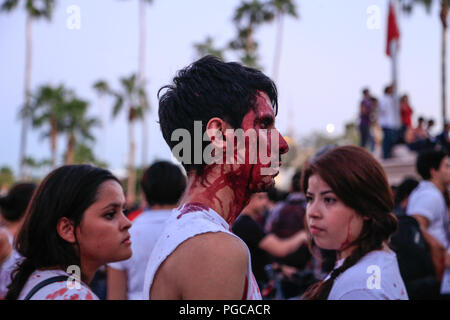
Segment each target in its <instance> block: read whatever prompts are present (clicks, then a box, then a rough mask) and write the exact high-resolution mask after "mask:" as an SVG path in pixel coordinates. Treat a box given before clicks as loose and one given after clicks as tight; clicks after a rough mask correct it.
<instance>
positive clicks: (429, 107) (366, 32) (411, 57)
mask: <svg viewBox="0 0 450 320" xmlns="http://www.w3.org/2000/svg"><path fill="white" fill-rule="evenodd" d="M239 2H240V1H239V0H227V1H220V0H164V1H162V0H154V3H153V4H152V5H149V6H147V60H146V77H147V79H148V86H147V90H148V93H149V97H150V101H151V105H152V112H151V114H150V119H149V120H148V122H149V126H148V129H149V136H150V138H149V146H148V150H149V151H148V160H149V162H151V161H153V160H154V159H156V158H159V159H161V158H163V159H170V151H169V149H168V147H167V145H166V144H165V142H164V140H163V139H162V135H161V133H160V130H159V126H158V125H157V123H156V121H157V106H158V104H157V97H156V93H157V91H158V89H159V88H160V87H161V86H163V85H165V84H168V83H170V81H171V79H172V78H173V76H174V75H175V72H176V71H177V70H179V69H181V68H183V67H185V66H187V65H188V64H190V63H191V62H193V61H194V59H195V50H194V47H193V44H194V43H196V42H200V41H203V40H204V39H205V38H206V36H208V35H210V36H212V37H213V38H214V39H215V41H216V43H217V44H218V45H224V44H225V43H227V42H228V41H229V40H230V39H231V38H232V37H233V36H234V26H233V24H232V15H233V12H234V9H235V8H236V6H237V5H238V4H239ZM387 3H388V1H387V0H297V4H298V11H299V13H300V18H299V19H298V20H294V19H292V18H288V19H286V20H285V24H284V31H285V32H284V37H283V49H282V60H281V65H280V72H279V77H278V81H277V86H278V89H279V104H280V109H279V114H278V117H277V120H276V121H277V122H276V124H277V127H278V128H279V129H280V131H281V132H282V133H286V131H287V129H288V127H289V126H292V127H293V128H294V129H295V130H296V135H297V136H298V137H302V136H305V135H308V134H309V133H311V132H313V131H322V132H325V128H326V126H327V124H329V123H332V124H334V125H335V126H336V134H340V133H342V131H343V129H344V124H345V123H347V122H350V121H356V118H357V107H358V102H359V100H360V96H361V89H362V88H363V87H365V86H367V87H369V88H370V90H371V91H372V93H373V94H374V95H375V96H377V97H380V96H381V93H382V90H383V88H384V86H385V85H386V84H388V83H389V82H390V81H391V66H390V59H389V58H388V57H387V56H386V55H385V53H384V52H385V42H386V20H387ZM71 5H76V6H78V7H79V8H80V10H81V11H80V18H81V19H80V26H81V29H79V30H77V29H73V30H71V29H69V28H68V27H67V20H68V18H69V16H70V13H68V12H67V11H66V10H67V8H68V7H70V6H71ZM369 8H371V9H373V8H374V9H375V11H373V10H370V9H369ZM368 9H369V10H368ZM438 11H439V10H438V7H437V6H435V7H434V8H433V10H432V12H431V14H427V13H426V12H425V9H424V8H422V7H417V8H416V9H415V10H414V13H413V14H412V16H409V17H408V16H405V15H403V14H401V15H400V17H399V20H400V21H399V24H400V33H401V39H400V53H399V89H400V90H399V91H400V93H408V94H409V96H410V101H411V105H412V107H413V109H414V119H416V118H417V116H418V115H424V116H425V117H427V118H428V117H432V118H434V119H435V120H436V122H437V126H436V127H440V126H441V119H440V114H441V111H440V108H441V107H440V95H441V89H440V77H441V75H440V50H441V45H440V43H441V42H440V41H441V40H440V38H441V25H440V21H439V17H438ZM377 13H379V15H378V14H377ZM378 18H379V19H378ZM275 31H276V28H275V24H271V25H267V26H264V27H262V28H260V29H259V30H258V31H257V40H258V42H259V54H260V56H261V58H262V59H261V63H262V65H263V67H264V71H265V72H266V74H268V75H269V76H270V75H271V72H272V60H273V55H274V45H275ZM449 51H450V50H449ZM24 52H25V14H24V11H23V9H22V8H20V9H19V10H16V11H14V12H13V13H11V14H6V13H1V14H0V108H1V116H0V166H3V165H7V166H10V167H11V168H13V170H14V171H15V172H16V173H17V170H18V159H19V139H20V127H21V126H20V122H19V120H18V118H17V113H18V109H19V107H20V105H21V104H22V103H23V86H24V64H25V63H24V62H25V54H24ZM227 58H228V60H235V57H233V56H231V55H228V56H227ZM137 60H138V1H137V0H128V1H120V0H59V1H57V7H56V9H55V12H54V15H53V19H52V21H51V22H50V23H49V22H47V21H37V22H35V23H34V24H33V65H32V76H31V77H32V88H33V89H36V88H37V87H38V86H39V85H42V84H47V83H50V84H53V85H58V84H60V83H64V84H65V85H66V86H67V87H68V88H72V89H74V90H75V91H76V93H77V94H78V95H79V96H80V97H82V98H84V99H87V100H88V101H90V103H91V106H90V108H91V109H90V114H91V115H95V116H98V117H100V118H102V117H104V118H105V119H107V120H108V122H107V126H106V128H105V129H104V131H102V130H101V129H97V130H95V134H96V137H97V141H98V142H97V144H96V147H95V150H94V151H95V154H96V156H97V157H98V158H99V159H102V160H105V161H106V162H107V163H108V164H109V165H110V168H111V169H117V168H121V167H124V166H125V165H126V159H127V156H126V155H127V150H128V145H127V127H126V122H125V116H124V114H123V115H122V116H121V117H119V118H117V119H115V120H111V117H110V116H111V109H112V101H111V100H105V101H104V104H103V106H102V105H101V104H100V103H99V100H98V98H97V95H96V94H95V92H94V91H93V90H92V84H93V83H94V82H95V81H96V80H98V79H100V78H102V79H106V80H107V81H108V82H109V83H110V84H111V85H112V86H113V87H115V88H116V87H117V86H118V79H119V78H120V77H122V76H128V75H130V74H131V73H132V72H136V70H137ZM447 65H450V62H449V63H448V64H447ZM447 74H448V75H450V73H449V70H447ZM289 109H290V110H291V111H290V112H289V111H288V110H289ZM102 110H103V111H102ZM136 129H137V130H136V136H137V145H138V147H137V155H136V159H137V164H138V165H140V163H141V158H142V156H141V126H140V125H138V126H136ZM436 133H437V132H436ZM65 143H66V141H65V137H61V138H60V140H59V146H58V151H59V154H60V156H59V159H60V161H62V153H63V152H64V150H65ZM27 154H29V155H31V156H33V157H34V158H36V159H38V160H40V159H43V158H50V146H49V141H48V140H41V139H40V134H39V132H38V131H36V130H32V131H31V130H30V132H29V136H28V146H27Z"/></svg>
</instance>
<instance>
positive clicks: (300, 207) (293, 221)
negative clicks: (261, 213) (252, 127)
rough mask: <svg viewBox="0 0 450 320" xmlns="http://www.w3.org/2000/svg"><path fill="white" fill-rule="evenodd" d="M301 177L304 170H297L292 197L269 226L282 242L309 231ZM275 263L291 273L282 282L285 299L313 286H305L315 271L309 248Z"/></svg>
mask: <svg viewBox="0 0 450 320" xmlns="http://www.w3.org/2000/svg"><path fill="white" fill-rule="evenodd" d="M301 174H302V172H301V170H297V171H296V172H295V174H294V175H293V176H292V179H291V186H290V193H289V195H288V197H287V198H286V200H284V201H283V202H281V203H280V204H278V205H277V206H276V207H275V208H274V210H273V211H272V214H271V221H268V224H267V226H266V230H267V232H270V233H273V234H275V235H276V236H278V237H280V238H282V239H284V238H288V237H291V236H292V235H293V234H295V233H296V232H299V231H301V230H306V228H305V223H304V221H305V213H306V197H305V195H304V194H303V192H301V185H300V179H301ZM275 261H276V262H277V263H278V264H280V265H282V266H283V267H284V270H286V271H288V270H290V272H287V274H286V275H285V276H284V277H283V280H282V282H281V287H282V290H283V292H284V295H285V296H286V297H293V296H299V295H300V294H302V293H303V292H304V290H306V288H307V287H308V286H309V284H310V283H308V284H306V285H304V282H305V281H303V280H304V279H305V278H308V279H309V278H310V274H309V272H308V271H312V269H313V265H312V262H313V261H312V259H311V253H310V252H309V249H308V246H307V244H306V243H305V244H304V245H302V246H300V247H299V248H298V249H297V250H296V251H295V252H293V253H291V254H289V255H288V256H286V257H278V258H275ZM288 267H290V268H288ZM294 274H295V276H296V277H295V279H293V275H294ZM294 280H295V281H294ZM308 282H309V280H308Z"/></svg>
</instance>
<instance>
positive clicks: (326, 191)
mask: <svg viewBox="0 0 450 320" xmlns="http://www.w3.org/2000/svg"><path fill="white" fill-rule="evenodd" d="M327 193H334V192H333V190H325V191H321V192H319V194H320V195H321V196H323V195H325V194H327ZM306 194H313V193H312V192H310V191H307V192H306Z"/></svg>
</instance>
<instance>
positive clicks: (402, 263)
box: [391, 206, 440, 300]
mask: <svg viewBox="0 0 450 320" xmlns="http://www.w3.org/2000/svg"><path fill="white" fill-rule="evenodd" d="M394 213H395V214H396V216H397V219H398V229H397V232H396V233H395V234H394V235H393V236H392V238H391V247H392V249H393V250H394V251H395V253H396V255H397V260H398V266H399V269H400V274H401V276H402V278H403V281H404V283H405V287H406V290H407V292H408V297H409V299H411V300H422V299H438V298H439V289H440V282H439V281H438V280H437V278H436V276H435V271H434V266H433V262H432V260H431V256H430V253H429V249H428V246H427V244H426V242H425V239H424V238H423V235H422V232H421V230H420V227H419V223H418V222H417V220H416V219H414V218H413V217H411V216H407V215H406V214H405V212H404V210H402V208H400V207H399V206H397V207H396V208H395V209H394Z"/></svg>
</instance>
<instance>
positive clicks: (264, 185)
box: [250, 176, 275, 193]
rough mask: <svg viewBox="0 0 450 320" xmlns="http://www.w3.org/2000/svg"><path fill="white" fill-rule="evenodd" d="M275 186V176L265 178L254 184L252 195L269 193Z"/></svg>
mask: <svg viewBox="0 0 450 320" xmlns="http://www.w3.org/2000/svg"><path fill="white" fill-rule="evenodd" d="M274 185H275V176H263V177H262V179H261V181H259V182H258V183H255V184H252V186H253V188H251V190H250V191H251V192H252V193H258V192H267V191H269V190H270V189H271V188H272V187H273V186H274Z"/></svg>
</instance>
